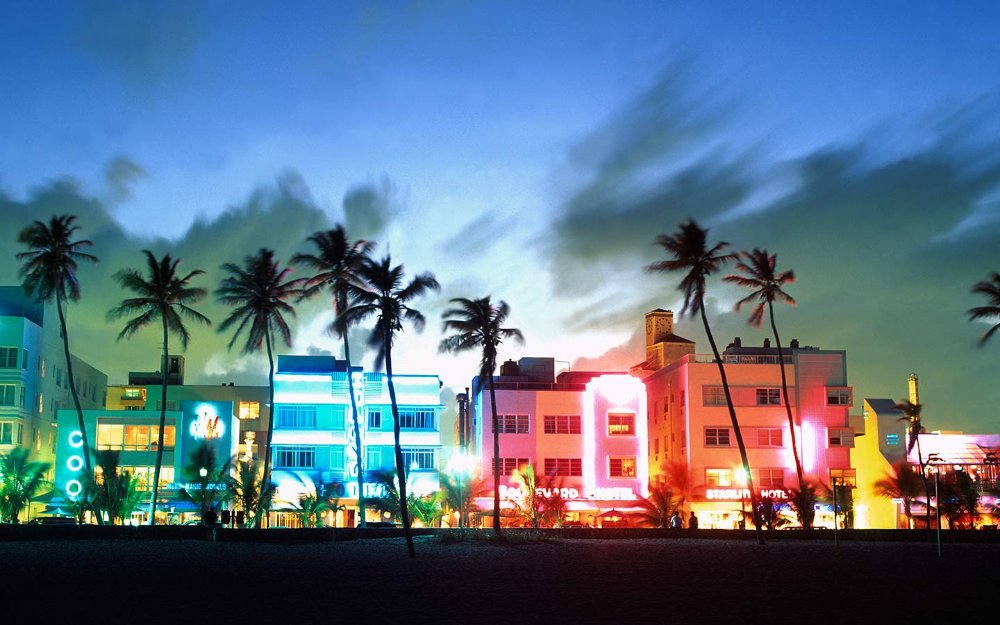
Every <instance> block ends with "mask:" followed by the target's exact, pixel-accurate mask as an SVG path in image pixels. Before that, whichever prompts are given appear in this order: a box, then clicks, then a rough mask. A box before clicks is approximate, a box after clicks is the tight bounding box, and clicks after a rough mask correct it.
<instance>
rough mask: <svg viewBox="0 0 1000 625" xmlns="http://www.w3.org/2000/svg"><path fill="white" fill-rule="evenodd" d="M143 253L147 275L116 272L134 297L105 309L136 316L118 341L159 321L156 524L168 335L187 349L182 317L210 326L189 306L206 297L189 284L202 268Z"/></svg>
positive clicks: (152, 515)
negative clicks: (183, 269) (188, 268)
mask: <svg viewBox="0 0 1000 625" xmlns="http://www.w3.org/2000/svg"><path fill="white" fill-rule="evenodd" d="M142 253H143V254H144V255H145V256H146V268H147V269H148V272H149V275H148V277H146V276H143V274H142V273H141V272H139V271H138V270H135V269H122V270H121V271H119V272H117V273H115V275H114V278H115V280H116V281H117V282H118V284H119V285H121V287H122V288H123V289H125V290H127V291H131V292H132V293H134V294H135V295H136V297H130V298H127V299H124V300H122V302H121V303H120V304H119V305H118V306H116V307H115V308H112V309H111V310H110V311H108V319H109V320H116V319H121V318H123V317H127V316H129V315H135V317H133V318H131V319H129V320H128V322H126V324H125V327H124V328H123V329H122V331H121V332H119V333H118V340H119V341H120V340H122V339H123V338H130V337H131V336H132V335H134V334H135V333H136V332H138V331H139V330H141V329H143V328H145V327H147V326H149V325H151V324H152V323H153V322H154V321H156V320H160V322H161V326H162V328H163V363H162V365H161V369H162V370H163V371H162V376H163V379H162V381H161V385H162V386H161V398H160V428H159V432H158V437H157V441H156V466H155V468H154V470H153V484H152V487H151V488H150V497H149V524H150V525H153V524H155V523H156V497H157V494H158V492H159V488H160V468H161V467H162V466H163V431H164V429H165V427H166V421H167V382H168V379H167V371H168V369H169V363H170V334H171V333H173V334H175V335H177V338H178V339H180V342H181V348H182V349H187V345H188V340H189V339H190V334H189V333H188V329H187V327H186V326H185V325H184V320H185V319H187V320H188V321H196V322H198V323H203V324H205V325H211V324H212V322H211V321H209V319H208V317H206V316H205V315H203V314H201V313H200V312H198V311H196V310H195V309H193V308H191V307H190V306H189V304H194V303H195V302H198V301H199V300H201V299H202V298H204V297H205V295H206V294H207V291H205V289H202V288H198V287H192V286H191V285H190V282H191V279H192V278H194V277H196V276H199V275H201V274H203V273H205V272H204V271H202V270H200V269H195V270H194V271H192V272H190V273H188V274H187V275H184V276H180V275H179V274H178V273H177V268H178V265H180V262H181V261H180V259H173V258H171V257H170V254H164V255H163V258H160V259H159V260H157V258H156V257H155V256H153V253H152V252H150V251H149V250H143V251H142Z"/></svg>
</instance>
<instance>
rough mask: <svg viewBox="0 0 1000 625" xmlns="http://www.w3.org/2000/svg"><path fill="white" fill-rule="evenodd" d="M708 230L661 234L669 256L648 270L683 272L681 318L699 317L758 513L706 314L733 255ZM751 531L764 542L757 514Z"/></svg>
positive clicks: (690, 227)
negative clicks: (708, 290) (710, 282)
mask: <svg viewBox="0 0 1000 625" xmlns="http://www.w3.org/2000/svg"><path fill="white" fill-rule="evenodd" d="M707 239H708V230H703V229H702V228H701V227H700V226H698V224H697V223H695V222H694V220H693V219H689V220H688V221H686V222H684V223H682V224H681V225H680V230H678V231H677V232H675V233H673V234H669V235H667V234H661V235H660V236H658V237H657V238H656V244H657V245H659V246H660V247H662V248H663V249H664V250H665V251H666V252H667V254H668V256H670V258H668V259H667V260H663V261H660V262H658V263H653V264H652V265H650V266H649V270H650V271H686V272H687V273H686V274H684V277H683V278H682V279H681V283H680V285H679V286H678V289H679V290H681V291H683V292H684V306H683V307H682V308H681V316H683V315H684V314H685V313H686V312H687V311H688V310H690V311H691V314H700V315H701V322H702V325H704V327H705V334H706V336H707V337H708V342H709V344H710V345H711V346H712V354H713V355H714V356H715V364H716V365H718V367H719V377H720V378H722V389H723V391H724V392H725V395H726V405H727V406H728V408H729V419H730V421H731V422H732V425H733V434H734V435H735V437H736V445H737V446H738V447H739V450H740V459H741V460H742V461H743V470H744V471H745V472H746V476H747V488H749V489H750V499H751V504H752V509H753V510H757V493H755V492H754V488H753V476H752V474H751V473H750V461H749V460H748V459H747V450H746V445H744V444H743V433H742V432H741V431H740V424H739V421H738V420H737V419H736V408H735V407H734V406H733V397H732V393H731V392H730V390H729V380H728V379H727V378H726V368H725V367H724V366H723V365H722V356H720V355H719V348H718V347H717V346H716V344H715V337H714V336H713V335H712V328H711V327H709V325H708V316H707V315H706V314H705V281H706V279H707V278H708V276H710V275H712V274H713V273H716V272H717V271H719V270H720V269H721V268H722V266H723V265H725V264H726V263H728V262H729V261H731V260H733V259H734V258H735V255H733V254H724V253H723V250H725V249H726V247H728V246H729V244H728V243H726V242H720V243H718V244H716V245H714V246H713V247H708V246H707ZM754 528H755V531H756V533H757V541H758V542H759V543H761V544H763V542H764V536H763V534H762V533H761V526H760V519H759V515H757V514H755V515H754Z"/></svg>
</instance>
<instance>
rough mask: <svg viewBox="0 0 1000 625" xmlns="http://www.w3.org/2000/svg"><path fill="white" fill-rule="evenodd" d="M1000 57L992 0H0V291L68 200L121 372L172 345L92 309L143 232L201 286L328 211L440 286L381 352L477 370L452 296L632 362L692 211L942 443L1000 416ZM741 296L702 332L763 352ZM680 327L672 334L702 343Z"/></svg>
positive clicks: (103, 358) (456, 381)
mask: <svg viewBox="0 0 1000 625" xmlns="http://www.w3.org/2000/svg"><path fill="white" fill-rule="evenodd" d="M289 7H291V8H289ZM998 58H1000V7H998V6H997V5H996V4H995V3H991V2H975V1H971V0H970V1H968V2H962V3H954V2H931V1H924V2H915V1H913V0H910V1H907V2H893V1H884V2H878V3H872V2H860V1H859V2H838V3H828V2H795V3H783V4H781V3H773V2H753V1H750V2H747V1H742V2H725V1H718V2H712V3H681V2H667V1H659V2H638V1H634V2H633V1H622V2H586V1H580V0H576V1H572V2H559V1H551V2H544V3H537V2H473V1H464V2H459V1H457V0H456V1H453V2H434V1H429V0H426V1H414V2H389V1H385V2H348V1H346V0H345V1H344V2H336V3H329V2H298V3H294V5H288V4H287V3H279V2H273V3H266V2H241V3H222V2H183V1H170V2H167V1H163V2H157V1H155V0H153V1H142V2H139V1H136V2H125V1H123V2H108V1H100V0H97V1H94V2H87V3H79V2H68V1H67V2H57V1H44V0H43V1H41V2H20V1H13V2H5V3H3V5H2V7H0V59H2V60H3V62H2V63H0V137H3V140H2V141H0V232H5V233H8V234H7V241H8V242H7V243H6V244H3V248H2V249H3V250H4V253H3V254H2V255H0V283H4V284H13V283H16V281H17V268H18V265H17V261H16V260H15V258H14V255H15V254H16V253H17V252H19V251H22V250H21V249H20V248H19V246H18V244H17V242H16V233H17V232H18V231H19V230H20V229H21V228H23V227H24V226H25V225H26V224H27V223H30V221H31V220H34V219H42V220H47V219H48V218H49V217H50V216H51V215H53V214H63V213H70V214H74V215H77V216H78V223H79V225H80V226H81V228H82V230H81V232H80V236H82V237H86V238H88V239H90V240H92V241H93V242H94V243H95V246H94V248H93V252H94V253H95V254H96V255H97V256H98V257H99V258H100V263H98V264H97V265H95V266H93V267H85V268H83V269H82V270H81V280H82V282H83V291H84V297H83V299H82V300H81V301H80V302H79V303H77V304H74V305H73V306H72V307H71V308H70V311H69V324H70V333H71V340H72V342H73V345H72V347H73V350H74V351H75V352H76V353H78V354H79V355H80V356H81V357H83V358H84V359H85V360H87V361H89V362H90V363H92V364H93V365H95V366H97V367H98V368H99V369H101V370H103V371H105V372H107V373H108V375H109V381H110V383H124V382H125V381H126V376H127V372H128V371H131V370H149V369H153V368H155V366H156V363H157V362H158V354H159V349H160V348H159V338H158V332H157V331H155V330H147V331H145V332H143V333H140V334H139V335H137V336H136V337H134V338H132V339H131V340H129V341H127V342H121V343H118V344H116V343H115V342H114V338H115V336H116V335H117V333H118V331H119V330H120V328H119V327H118V325H119V324H120V323H121V322H109V321H107V320H106V319H105V315H104V313H105V312H106V311H107V310H108V309H110V308H111V307H112V306H114V305H115V304H116V303H117V302H118V301H120V300H121V299H122V298H123V297H125V295H126V294H125V293H123V292H122V291H121V290H120V289H119V287H118V286H117V285H116V283H115V282H114V281H113V279H112V275H113V274H114V273H115V272H116V271H118V270H120V269H122V268H125V267H136V268H138V267H141V266H142V265H141V263H142V256H141V252H140V250H142V249H150V250H152V251H154V252H155V253H157V254H162V253H170V254H172V255H173V256H174V257H177V258H181V259H182V265H181V267H182V269H186V270H193V269H204V270H205V271H206V274H205V275H204V276H202V277H201V278H199V280H200V282H198V283H197V284H199V285H200V286H203V287H205V288H208V289H214V288H215V287H216V286H217V284H218V282H219V280H220V279H221V278H222V277H223V276H222V272H220V270H219V266H220V265H221V264H222V263H225V262H237V263H238V262H240V261H241V259H242V258H243V257H245V256H247V255H250V254H253V253H255V252H256V251H257V250H258V249H259V248H260V247H263V246H266V247H269V248H272V249H274V250H276V252H277V254H278V257H279V258H280V259H284V260H287V259H288V258H290V256H291V255H292V254H294V253H295V252H298V251H308V250H309V248H308V246H307V244H306V242H305V240H306V238H307V237H308V236H309V235H310V234H312V233H314V232H317V231H319V230H323V229H327V228H330V227H332V226H333V225H334V224H337V223H342V224H344V225H345V226H346V227H347V229H348V233H349V235H350V236H351V237H352V238H355V239H358V238H365V239H369V240H373V241H375V242H377V244H378V247H377V251H376V254H377V255H380V256H381V255H384V254H390V255H391V257H392V259H393V260H394V262H397V263H402V264H403V265H404V266H405V268H406V271H407V273H408V275H415V274H416V273H422V272H425V271H430V272H432V273H433V274H434V275H435V276H436V277H437V279H438V280H439V281H440V283H441V285H442V289H441V291H440V293H437V294H432V295H430V296H428V297H426V298H424V299H422V300H420V301H418V302H416V303H415V306H416V307H417V308H418V309H420V310H422V312H423V313H424V314H425V315H426V317H427V319H428V324H427V327H426V329H425V330H424V332H423V333H420V334H418V333H416V332H415V331H414V330H413V329H412V328H407V329H406V330H405V332H404V334H403V336H401V337H400V339H399V341H398V343H397V347H396V349H395V350H394V364H395V366H396V369H397V370H398V371H400V372H412V373H438V374H440V375H441V377H442V379H443V381H444V383H445V385H446V387H447V388H450V389H457V388H461V387H464V386H467V385H468V384H469V381H470V380H471V377H472V375H473V374H474V373H475V370H476V362H477V358H476V355H475V354H469V355H465V356H453V355H447V354H444V355H442V354H439V353H438V351H437V345H438V343H439V341H440V340H441V337H442V335H441V331H440V317H441V313H442V311H443V310H445V309H446V308H447V307H448V299H449V298H454V297H481V296H483V295H487V294H490V295H491V296H492V297H493V298H494V299H501V300H504V301H506V302H508V303H509V304H510V306H511V311H512V312H511V316H510V319H509V325H510V326H511V327H516V328H519V329H521V330H522V331H523V333H524V335H525V339H526V343H525V345H523V346H520V345H504V346H503V347H502V349H501V358H503V359H506V358H512V359H517V358H519V357H521V356H550V357H553V358H555V359H556V360H557V361H558V366H559V367H566V366H570V367H573V368H574V369H600V370H614V369H619V370H620V369H623V368H627V367H628V366H629V365H632V364H636V363H638V362H641V361H642V360H643V359H644V354H643V347H642V336H641V329H642V322H643V320H642V316H643V314H644V313H645V312H646V311H648V310H651V309H653V308H658V307H659V308H668V309H673V310H675V311H679V310H680V306H681V301H682V299H681V295H680V293H679V292H678V291H677V289H676V287H677V282H678V279H679V277H678V276H671V275H663V274H650V273H648V272H646V271H645V269H644V268H645V267H646V266H647V265H649V264H650V263H652V262H655V261H657V260H660V259H662V258H663V256H662V250H660V251H658V248H656V247H655V246H654V245H653V241H654V239H655V237H656V235H658V234H661V233H670V232H673V231H675V230H676V228H677V226H678V224H679V223H681V222H682V221H684V220H685V219H687V218H694V219H696V220H697V221H698V222H699V223H700V224H702V225H703V226H705V227H709V228H710V237H712V239H713V240H716V241H723V240H724V241H728V242H729V243H730V244H731V247H732V249H733V250H734V251H736V250H745V249H751V248H754V247H761V248H766V249H768V250H769V251H771V252H774V253H777V254H778V263H779V266H782V267H786V268H792V269H794V270H795V272H796V276H797V278H798V280H797V282H796V283H794V284H793V285H790V286H789V288H788V291H789V293H790V294H791V295H793V296H794V297H795V298H796V299H797V300H798V306H797V307H795V308H789V307H784V308H781V309H779V310H778V312H777V315H778V324H779V328H780V330H781V333H782V336H783V337H784V338H786V339H791V338H798V339H799V341H800V342H801V343H802V344H803V345H812V346H817V347H821V348H824V349H842V350H846V352H847V355H848V376H849V381H850V383H851V384H852V385H853V386H854V388H855V407H854V410H855V412H860V403H861V402H860V400H861V398H864V397H887V398H893V399H900V398H902V397H904V396H905V394H906V376H907V375H908V374H909V373H910V372H916V373H917V374H918V375H919V376H920V381H921V401H922V402H923V403H924V404H925V409H924V420H925V423H926V425H927V426H928V428H929V429H945V430H965V431H970V432H996V431H998V429H997V428H998V424H997V420H996V418H995V414H996V406H997V405H1000V385H998V384H996V380H997V379H998V377H1000V343H997V342H996V341H994V342H995V344H992V345H990V344H988V345H987V346H985V347H983V348H980V347H978V346H977V340H978V336H979V335H980V334H981V333H982V331H984V330H985V329H986V327H987V326H986V325H982V324H973V323H970V322H969V321H968V320H967V315H966V311H967V310H968V309H969V308H971V307H973V306H976V305H980V304H983V303H985V302H984V301H982V300H981V299H980V298H978V297H977V296H976V295H974V294H972V293H971V287H972V285H973V284H975V283H976V282H978V281H980V280H984V279H986V278H987V277H988V276H989V275H990V273H991V272H993V271H1000V267H998V259H997V252H996V250H997V245H996V242H997V240H998V235H1000V149H998V148H1000V64H998V63H997V62H996V59H998ZM296 275H297V276H302V275H305V274H304V273H302V272H299V273H297V274H296ZM740 297H742V295H741V294H740V293H739V292H738V290H737V287H735V286H732V285H724V284H722V283H721V282H720V281H718V280H712V281H710V283H709V288H708V309H709V311H710V313H711V316H712V323H713V327H714V331H715V333H716V335H717V337H718V338H719V341H720V342H721V343H722V344H723V345H725V344H726V343H728V342H729V341H731V340H732V338H733V337H735V336H740V337H741V338H742V340H743V344H744V345H747V344H760V342H761V341H762V340H763V339H764V338H765V337H766V336H767V334H766V332H765V330H763V329H761V330H758V329H754V328H751V327H749V326H748V325H747V324H746V317H747V314H746V312H745V311H744V312H740V313H736V312H734V311H733V304H734V303H735V302H736V301H737V300H738V299H739V298H740ZM198 309H199V310H201V311H202V312H204V313H205V314H206V315H208V316H209V317H210V318H212V319H214V320H216V324H218V322H219V321H221V320H222V319H223V318H224V316H225V314H226V311H225V310H224V309H223V308H222V307H221V306H219V305H218V304H216V303H215V302H214V301H212V299H211V298H209V299H207V300H205V301H204V302H202V303H201V304H199V305H198ZM330 320H331V313H330V312H329V306H328V302H325V301H321V300H314V301H310V302H306V303H303V304H301V305H300V306H299V310H298V315H297V318H296V323H295V325H294V341H293V345H292V346H291V347H288V348H285V349H284V350H283V351H285V352H286V353H326V352H332V353H334V354H337V355H339V354H340V349H339V342H338V341H337V340H336V339H335V338H333V337H331V336H330V335H329V334H327V332H326V331H325V329H326V326H327V325H328V324H329V322H330ZM695 321H696V320H690V319H688V318H684V319H681V320H679V322H678V324H677V326H676V331H677V333H678V334H681V335H682V336H686V337H688V338H691V339H693V340H695V341H697V342H698V351H699V352H707V351H708V346H707V343H706V341H705V337H704V334H703V332H702V330H701V328H700V324H698V323H695ZM353 336H354V338H355V339H356V341H357V342H358V344H359V345H360V341H361V340H362V339H363V338H364V329H363V328H362V329H359V330H358V331H357V332H356V333H355V335H353ZM228 342H229V337H228V336H224V335H221V334H218V333H217V332H215V331H214V330H213V329H210V328H205V329H202V328H193V329H192V342H191V344H190V346H189V348H188V351H187V352H186V357H187V376H188V380H189V381H190V382H194V383H218V382H225V381H235V382H237V383H240V384H252V383H262V382H263V381H264V380H265V379H266V371H267V367H266V362H265V361H264V359H263V358H261V357H259V356H249V357H248V356H243V355H241V354H239V353H238V352H229V351H227V349H226V344H227V343H228ZM354 351H358V350H357V349H356V350H354ZM368 358H369V364H370V356H369V357H368ZM446 395H447V393H446Z"/></svg>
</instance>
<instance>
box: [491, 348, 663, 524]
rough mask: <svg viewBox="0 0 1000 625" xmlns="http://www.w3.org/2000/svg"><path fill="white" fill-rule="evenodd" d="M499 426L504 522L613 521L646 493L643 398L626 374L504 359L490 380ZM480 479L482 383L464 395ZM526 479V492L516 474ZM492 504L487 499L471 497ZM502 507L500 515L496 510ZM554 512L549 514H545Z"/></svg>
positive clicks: (636, 383) (547, 360)
mask: <svg viewBox="0 0 1000 625" xmlns="http://www.w3.org/2000/svg"><path fill="white" fill-rule="evenodd" d="M495 388H496V396H497V415H498V422H499V431H500V468H501V472H502V475H501V486H500V495H501V500H502V507H503V508H504V510H505V514H504V516H505V522H509V523H514V524H530V522H531V516H532V514H533V512H532V510H534V513H535V514H537V513H538V512H539V511H543V510H545V509H548V510H549V516H548V517H547V519H546V524H551V523H552V522H555V521H556V520H557V519H558V520H560V521H561V522H564V523H569V524H576V523H579V524H585V525H594V526H600V525H604V526H607V525H616V524H619V523H621V522H622V521H621V519H622V516H623V515H624V514H625V513H628V512H634V511H636V510H637V509H638V505H639V499H640V498H641V497H642V496H643V495H645V494H646V485H647V483H648V475H649V470H648V456H647V454H646V449H647V445H646V425H647V419H646V399H645V388H644V387H643V385H642V383H641V382H640V381H639V380H638V379H636V378H634V377H632V376H630V375H628V374H626V373H598V372H579V371H566V372H563V373H560V374H559V375H558V376H556V375H555V360H554V359H552V358H522V359H521V360H520V361H518V362H517V363H514V362H512V361H508V362H507V363H505V364H504V365H503V366H502V367H501V368H500V375H499V376H498V377H496V378H495ZM472 415H473V423H474V426H475V432H476V448H477V449H478V453H479V458H480V462H481V470H482V476H483V478H484V480H485V481H486V482H487V483H488V484H490V485H492V477H493V473H492V472H493V429H492V412H491V409H490V397H489V391H488V390H487V389H485V388H484V389H482V390H481V391H480V392H478V393H476V395H475V396H474V398H473V401H472ZM527 466H530V467H531V468H532V470H533V471H534V474H535V476H536V478H535V484H534V485H533V486H534V489H533V491H534V492H533V493H529V492H528V490H529V489H530V488H531V486H532V484H530V480H529V481H528V482H526V481H525V480H524V479H523V477H520V478H519V477H518V476H523V475H524V474H525V473H526V471H525V467H527ZM478 503H479V507H480V508H481V509H483V510H490V509H492V492H491V493H490V497H482V498H480V499H479V501H478ZM508 512H509V516H508V515H507V514H506V513H508ZM553 517H555V518H553Z"/></svg>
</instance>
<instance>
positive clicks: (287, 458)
mask: <svg viewBox="0 0 1000 625" xmlns="http://www.w3.org/2000/svg"><path fill="white" fill-rule="evenodd" d="M315 466H316V448H315V447H276V448H275V449H274V468H276V469H312V468H313V467H315Z"/></svg>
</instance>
